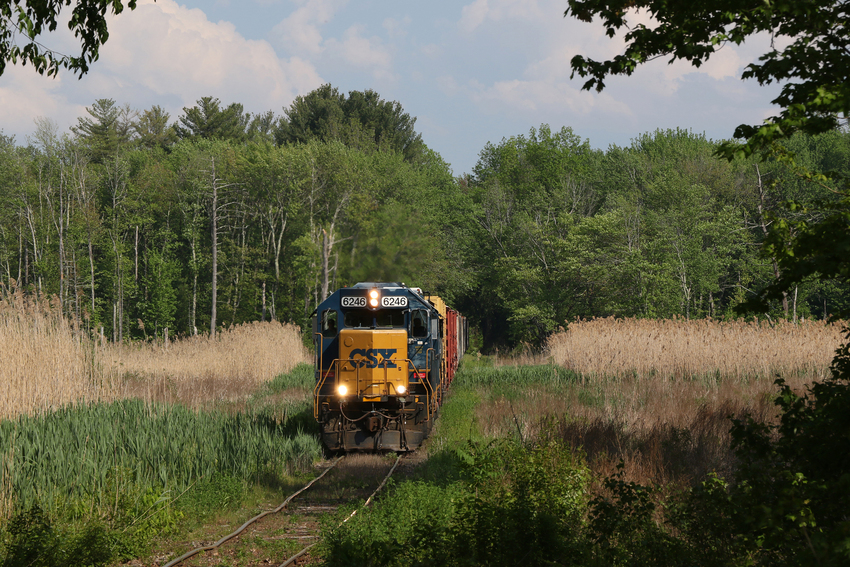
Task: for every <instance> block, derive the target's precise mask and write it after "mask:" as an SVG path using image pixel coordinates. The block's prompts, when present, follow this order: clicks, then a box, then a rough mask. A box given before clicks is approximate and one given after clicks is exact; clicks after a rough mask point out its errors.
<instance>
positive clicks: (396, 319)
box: [375, 309, 404, 328]
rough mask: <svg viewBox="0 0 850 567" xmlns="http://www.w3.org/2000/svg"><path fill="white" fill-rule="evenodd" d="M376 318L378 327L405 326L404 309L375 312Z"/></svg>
mask: <svg viewBox="0 0 850 567" xmlns="http://www.w3.org/2000/svg"><path fill="white" fill-rule="evenodd" d="M375 320H376V321H377V323H378V327H394V328H398V327H404V311H399V310H395V309H393V310H389V309H388V310H385V311H378V312H377V313H375Z"/></svg>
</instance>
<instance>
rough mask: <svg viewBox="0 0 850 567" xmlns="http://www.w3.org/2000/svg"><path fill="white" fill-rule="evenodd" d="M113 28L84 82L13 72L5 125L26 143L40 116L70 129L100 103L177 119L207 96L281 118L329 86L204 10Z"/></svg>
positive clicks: (162, 2) (0, 97) (141, 9)
mask: <svg viewBox="0 0 850 567" xmlns="http://www.w3.org/2000/svg"><path fill="white" fill-rule="evenodd" d="M108 25H109V32H110V34H109V41H108V42H107V43H106V44H105V45H104V46H103V47H102V48H101V50H100V60H98V61H96V62H95V63H93V64H92V65H91V70H90V71H89V74H88V75H86V76H85V77H83V79H82V80H80V81H77V80H76V78H74V77H73V76H72V75H71V74H70V73H68V72H67V71H65V72H62V71H60V75H59V78H58V79H46V78H44V77H41V76H39V75H36V74H35V73H34V72H33V71H32V68H31V67H24V68H13V67H7V70H6V73H4V75H3V77H2V79H0V124H2V125H3V127H4V128H7V129H8V131H9V132H15V133H24V135H26V133H30V132H32V131H33V126H32V121H33V119H34V118H35V117H36V116H48V117H50V118H51V119H54V120H56V121H57V123H58V124H59V126H60V127H61V128H63V129H65V128H67V126H68V125H70V124H73V123H74V122H75V121H76V117H77V116H81V115H83V114H84V112H85V110H84V109H85V107H86V106H89V105H91V104H92V102H94V101H95V100H96V99H99V98H112V99H115V100H116V102H118V103H119V104H125V103H128V104H130V105H131V106H133V107H135V108H138V109H145V108H150V106H152V105H154V104H158V105H161V106H164V107H166V109H167V110H168V111H169V112H170V113H171V115H172V119H176V117H177V115H179V113H180V112H181V111H182V107H183V106H192V105H194V104H195V102H196V101H197V100H198V99H199V98H201V97H203V96H214V97H217V98H219V99H221V101H222V102H223V103H224V104H229V103H231V102H240V103H242V104H243V105H244V106H245V109H246V111H249V112H261V111H265V110H269V109H272V110H274V111H276V112H280V111H281V109H282V108H283V107H285V106H288V105H289V104H290V103H291V101H292V100H293V99H294V98H295V96H296V95H298V94H303V93H306V92H309V91H310V90H312V89H314V88H316V87H318V86H319V85H321V84H322V82H323V81H322V79H321V77H320V76H319V74H318V72H317V71H316V69H315V67H314V66H313V64H312V63H310V62H308V61H305V60H304V59H301V58H299V57H291V58H289V59H281V58H279V57H278V56H277V55H276V54H275V51H274V49H272V47H271V45H270V44H269V43H268V42H266V41H254V40H247V39H245V38H244V37H243V36H242V35H241V34H239V33H238V32H237V31H236V29H235V27H234V26H233V24H231V23H228V22H218V23H213V22H210V21H209V20H208V19H207V17H206V15H205V14H204V13H203V12H202V11H201V10H197V9H187V8H185V7H182V6H180V5H178V4H177V3H176V2H175V1H174V0H157V1H156V3H154V2H153V1H152V0H141V1H139V3H138V6H137V8H136V9H135V10H134V11H132V12H130V11H125V12H124V13H123V14H121V15H119V16H113V17H111V18H110V19H109V22H108Z"/></svg>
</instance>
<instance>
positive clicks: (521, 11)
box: [459, 0, 563, 32]
mask: <svg viewBox="0 0 850 567" xmlns="http://www.w3.org/2000/svg"><path fill="white" fill-rule="evenodd" d="M561 13H563V9H562V10H561ZM541 16H543V12H542V11H541V10H540V7H539V6H538V4H537V0H475V1H474V2H473V3H472V4H468V5H466V6H464V7H463V10H461V17H460V22H459V26H460V28H461V29H462V30H463V31H464V32H473V31H475V30H476V29H477V28H478V27H480V26H481V25H482V24H483V23H484V22H485V21H488V20H489V21H495V22H499V21H503V20H519V19H522V20H533V21H538V22H540V21H542V20H541Z"/></svg>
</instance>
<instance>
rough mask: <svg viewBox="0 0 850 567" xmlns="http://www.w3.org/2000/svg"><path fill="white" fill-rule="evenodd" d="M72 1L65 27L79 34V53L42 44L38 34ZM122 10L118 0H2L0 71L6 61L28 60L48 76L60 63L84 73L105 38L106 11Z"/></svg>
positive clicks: (132, 5)
mask: <svg viewBox="0 0 850 567" xmlns="http://www.w3.org/2000/svg"><path fill="white" fill-rule="evenodd" d="M71 4H74V8H73V10H72V11H71V17H70V19H69V21H68V29H69V30H71V31H72V32H74V37H78V38H80V55H79V56H77V57H74V56H69V55H63V54H61V53H59V52H56V51H53V50H52V49H50V48H48V47H46V46H45V44H44V40H43V39H42V37H41V36H42V34H43V33H45V32H52V31H54V30H55V29H56V24H57V19H59V17H60V13H61V12H62V10H63V8H65V7H66V6H70V5H71ZM126 5H127V7H128V8H130V9H131V10H134V9H135V8H136V0H128V2H127V3H126ZM123 11H124V3H123V2H121V1H120V0H95V1H88V0H86V1H83V0H79V1H77V2H72V0H26V1H25V2H24V3H23V6H22V5H21V1H20V0H12V1H9V0H6V1H5V2H2V3H0V75H2V74H3V71H5V69H6V64H7V63H8V62H10V61H11V62H12V64H13V65H14V64H16V63H17V62H18V60H20V61H21V64H22V65H26V64H27V63H30V64H31V65H32V66H33V68H35V70H36V71H37V72H38V73H40V74H44V72H45V71H46V72H47V75H48V76H51V75H52V76H55V75H56V74H57V73H58V72H59V68H60V67H65V68H66V69H71V71H72V72H73V73H75V74H76V73H79V75H80V76H83V75H85V74H86V73H87V72H88V70H89V63H92V62H94V61H97V59H98V56H99V52H100V47H101V46H102V45H103V44H104V43H106V40H107V39H109V31H108V30H107V26H106V19H107V13H109V12H111V13H113V14H115V15H118V14H120V13H121V12H123ZM18 35H22V36H23V37H24V38H25V42H24V43H23V45H20V44H18V42H17V41H16V40H15V38H16V36H18Z"/></svg>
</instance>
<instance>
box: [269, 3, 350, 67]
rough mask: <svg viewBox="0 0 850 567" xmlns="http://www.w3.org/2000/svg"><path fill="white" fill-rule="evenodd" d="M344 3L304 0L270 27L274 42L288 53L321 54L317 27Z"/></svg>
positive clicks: (319, 34) (328, 19) (320, 38)
mask: <svg viewBox="0 0 850 567" xmlns="http://www.w3.org/2000/svg"><path fill="white" fill-rule="evenodd" d="M346 3H347V0H306V2H304V3H303V5H302V6H301V7H300V8H298V9H297V10H295V11H294V12H292V14H290V15H289V17H287V18H286V19H284V20H283V21H281V22H280V23H279V24H277V25H276V26H275V27H274V28H273V29H272V37H273V38H274V41H275V44H276V45H277V46H279V47H281V48H282V49H285V50H287V51H288V52H290V53H301V54H309V55H318V54H321V53H322V51H323V46H322V42H323V38H322V33H321V32H320V31H319V27H320V26H321V25H324V24H326V23H327V22H328V21H330V20H331V19H332V18H333V17H334V15H335V14H336V13H337V12H338V11H339V10H340V9H341V8H342V7H343V6H345V4H346Z"/></svg>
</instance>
